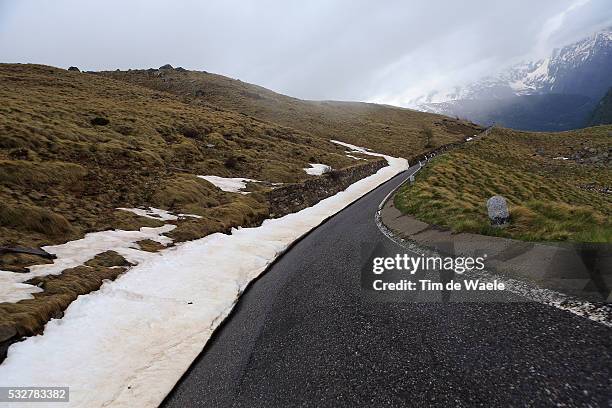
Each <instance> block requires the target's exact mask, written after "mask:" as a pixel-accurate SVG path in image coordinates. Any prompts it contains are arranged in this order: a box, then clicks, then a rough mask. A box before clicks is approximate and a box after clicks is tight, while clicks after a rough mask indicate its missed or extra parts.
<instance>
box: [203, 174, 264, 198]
mask: <svg viewBox="0 0 612 408" xmlns="http://www.w3.org/2000/svg"><path fill="white" fill-rule="evenodd" d="M198 178H201V179H204V180H206V181H208V182H209V183H211V184H214V185H215V187H218V188H220V189H221V190H223V191H227V192H230V193H241V194H248V193H246V192H242V191H240V190H242V189H245V188H246V183H259V180H253V179H248V178H242V177H219V176H198Z"/></svg>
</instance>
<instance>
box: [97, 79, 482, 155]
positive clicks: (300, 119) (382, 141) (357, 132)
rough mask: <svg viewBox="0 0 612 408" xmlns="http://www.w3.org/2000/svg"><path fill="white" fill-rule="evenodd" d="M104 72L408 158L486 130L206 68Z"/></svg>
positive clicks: (187, 98) (202, 103) (198, 101)
mask: <svg viewBox="0 0 612 408" xmlns="http://www.w3.org/2000/svg"><path fill="white" fill-rule="evenodd" d="M101 74H102V75H104V76H107V77H111V78H115V79H119V80H122V81H126V82H129V83H132V84H138V85H142V86H145V87H148V88H151V89H155V90H159V91H165V92H169V93H172V94H175V95H178V96H180V97H181V98H182V99H183V100H184V101H186V102H189V103H190V104H192V105H197V106H215V107H221V108H223V109H227V110H232V111H236V112H240V113H243V114H247V115H249V116H252V117H255V118H259V119H262V120H265V121H269V122H273V123H278V124H280V125H284V126H289V127H291V128H294V129H299V130H301V131H304V132H308V133H310V134H312V135H313V136H316V137H318V138H321V139H322V140H328V139H340V140H342V141H345V142H349V143H352V144H355V145H358V146H366V147H369V148H370V149H373V150H376V151H379V152H383V153H387V154H390V155H397V156H402V157H406V158H408V157H414V156H417V155H420V154H422V153H424V152H426V151H429V150H431V149H432V148H435V147H438V146H441V145H444V144H448V143H452V142H456V141H458V140H462V139H464V138H465V136H472V135H474V134H475V133H479V132H480V130H481V128H480V127H478V126H476V125H474V124H473V123H469V122H466V121H461V120H455V119H451V118H447V117H444V116H441V115H435V114H431V113H424V112H418V111H414V110H411V109H404V108H398V107H394V106H388V105H376V104H371V103H359V102H336V101H304V100H300V99H296V98H291V97H289V96H285V95H281V94H278V93H275V92H272V91H270V90H268V89H265V88H262V87H260V86H257V85H252V84H249V83H246V82H242V81H239V80H235V79H231V78H227V77H224V76H221V75H216V74H210V73H207V72H198V71H181V70H173V69H164V70H155V69H152V70H130V71H108V72H103V73H101ZM320 162H322V163H327V162H325V161H320Z"/></svg>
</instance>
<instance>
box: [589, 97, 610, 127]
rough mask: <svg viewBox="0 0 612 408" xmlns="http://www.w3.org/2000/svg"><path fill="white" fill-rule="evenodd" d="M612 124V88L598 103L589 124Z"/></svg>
mask: <svg viewBox="0 0 612 408" xmlns="http://www.w3.org/2000/svg"><path fill="white" fill-rule="evenodd" d="M611 124H612V88H610V89H608V92H607V93H606V94H605V95H604V97H603V98H601V100H600V101H599V102H598V103H597V106H596V107H595V109H594V110H593V113H592V114H591V117H590V118H589V126H595V125H611Z"/></svg>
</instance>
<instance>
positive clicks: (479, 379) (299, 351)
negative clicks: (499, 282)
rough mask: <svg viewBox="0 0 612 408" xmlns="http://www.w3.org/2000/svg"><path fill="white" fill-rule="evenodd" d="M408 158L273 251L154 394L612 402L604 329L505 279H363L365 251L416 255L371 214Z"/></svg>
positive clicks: (237, 399)
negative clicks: (191, 357)
mask: <svg viewBox="0 0 612 408" xmlns="http://www.w3.org/2000/svg"><path fill="white" fill-rule="evenodd" d="M412 171H414V168H412V169H411V170H409V171H408V172H405V173H403V174H401V175H399V176H397V177H395V178H394V179H392V180H390V181H389V182H387V183H385V184H383V185H382V186H380V187H378V188H377V189H375V190H374V191H372V192H370V193H369V194H368V195H366V196H365V197H363V198H361V199H360V200H358V201H357V202H355V203H354V204H353V205H351V206H349V207H348V208H346V209H345V210H343V211H342V212H340V213H338V214H337V215H335V216H334V217H332V218H331V219H329V220H328V221H327V222H325V223H324V224H323V225H321V226H319V227H318V228H316V229H315V230H314V231H312V232H311V233H310V234H308V235H307V236H306V237H305V238H304V239H302V240H301V241H299V242H298V243H297V244H296V245H295V246H294V247H293V248H291V249H290V250H289V251H288V252H287V253H286V254H285V255H284V256H282V257H281V258H280V259H278V260H277V262H275V263H274V264H273V265H272V266H271V268H270V269H269V270H268V271H267V272H266V273H265V274H264V275H262V276H261V278H260V279H258V280H257V281H255V282H254V283H253V284H252V285H251V286H250V288H249V289H248V290H247V291H246V292H245V294H244V295H243V296H242V297H241V298H240V300H239V302H238V304H237V305H236V307H235V309H234V311H233V313H232V314H231V316H230V317H229V318H228V320H227V321H226V322H225V324H223V325H222V326H221V327H220V328H219V330H217V332H216V333H215V335H214V336H213V338H212V339H211V340H210V341H209V343H208V344H207V346H206V348H205V350H204V351H203V353H202V354H201V355H200V357H199V358H198V359H197V360H196V361H195V362H194V363H193V365H192V366H191V368H190V369H189V371H188V372H187V373H186V374H185V376H184V377H183V378H182V379H181V381H180V382H179V383H178V384H177V386H176V387H175V389H174V390H173V391H172V393H171V394H170V395H169V396H168V397H167V398H166V400H165V401H164V403H163V405H162V406H165V407H186V406H202V407H286V406H317V407H320V406H330V407H338V406H377V407H378V406H475V405H482V406H509V405H510V406H556V405H557V404H560V403H562V404H565V406H587V405H590V406H610V404H612V394H611V393H610V386H611V378H612V370H611V366H612V364H611V362H612V358H611V356H612V340H611V339H612V329H610V328H607V327H605V326H603V325H601V324H598V323H595V322H593V321H590V320H587V319H584V318H581V317H578V316H576V315H573V314H571V313H569V312H565V311H562V310H559V309H556V308H553V307H549V306H545V305H542V304H539V303H534V302H528V301H526V300H525V299H521V298H519V297H518V296H517V295H512V294H510V293H505V292H486V293H484V292H483V293H477V292H473V293H470V294H469V295H468V294H465V295H463V294H457V295H456V294H453V296H452V297H449V296H448V294H440V293H437V292H427V293H425V292H423V293H421V295H422V296H421V297H419V298H418V299H419V302H415V301H413V300H414V298H411V297H410V296H412V295H410V296H409V295H408V294H406V293H402V292H399V293H392V294H388V293H387V294H384V293H380V292H374V291H371V290H368V289H365V288H367V287H369V286H371V280H372V279H373V278H372V276H373V275H372V274H371V268H372V264H371V257H372V255H373V253H375V254H376V256H394V255H395V254H404V253H408V254H409V255H411V256H415V254H411V253H409V251H408V250H406V249H405V248H402V247H401V246H399V245H398V244H396V243H395V242H393V241H391V240H390V239H388V238H387V237H386V236H385V235H384V234H382V233H381V232H380V230H379V229H378V227H377V226H376V223H375V221H374V214H375V212H376V210H377V209H378V205H379V204H380V202H381V201H382V200H383V198H384V197H385V196H386V195H387V194H388V193H389V192H390V191H392V189H393V188H394V187H396V186H397V185H398V184H399V183H401V182H402V181H403V180H404V179H406V178H407V177H408V175H409V174H410V172H412ZM237 256H239V254H237ZM418 276H420V277H421V278H430V279H432V280H433V281H438V280H440V279H441V280H442V281H447V280H448V279H450V278H452V277H449V276H444V274H442V276H440V273H438V272H435V271H434V272H419V273H418ZM400 277H401V276H399V275H398V276H394V275H393V274H387V275H385V279H386V280H393V279H399V278H400Z"/></svg>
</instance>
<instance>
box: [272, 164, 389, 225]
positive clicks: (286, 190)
mask: <svg viewBox="0 0 612 408" xmlns="http://www.w3.org/2000/svg"><path fill="white" fill-rule="evenodd" d="M386 165H387V161H386V160H376V161H371V162H368V163H366V164H361V165H356V166H351V167H347V168H344V169H340V170H332V171H330V172H329V173H325V174H323V175H322V176H319V177H316V178H311V179H308V180H306V181H304V182H302V183H296V184H287V185H284V186H282V187H279V188H276V189H274V190H272V191H270V192H269V193H268V200H269V202H270V217H272V218H277V217H282V216H283V215H287V214H290V213H293V212H296V211H299V210H302V209H304V208H306V207H310V206H313V205H315V204H316V203H318V202H319V201H321V200H323V199H324V198H327V197H331V196H332V195H334V194H336V193H338V192H340V191H342V190H345V189H346V188H347V187H348V186H350V185H351V184H353V183H354V182H356V181H358V180H361V179H362V178H364V177H367V176H370V175H372V174H374V173H376V172H377V171H378V170H379V169H381V168H383V167H385V166H386Z"/></svg>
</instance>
